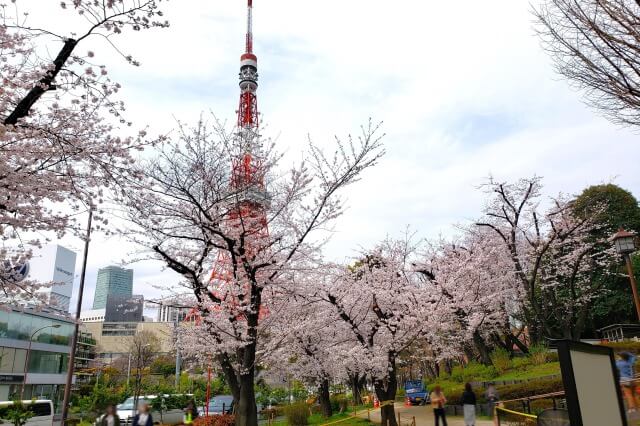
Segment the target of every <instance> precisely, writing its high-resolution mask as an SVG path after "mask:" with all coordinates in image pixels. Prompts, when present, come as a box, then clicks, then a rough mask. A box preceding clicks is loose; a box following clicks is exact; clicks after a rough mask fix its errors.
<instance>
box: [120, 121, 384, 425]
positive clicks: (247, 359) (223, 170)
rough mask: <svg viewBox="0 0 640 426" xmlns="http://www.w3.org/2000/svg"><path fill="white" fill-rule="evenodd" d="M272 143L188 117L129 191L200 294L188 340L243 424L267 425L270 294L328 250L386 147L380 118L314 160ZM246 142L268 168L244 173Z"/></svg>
mask: <svg viewBox="0 0 640 426" xmlns="http://www.w3.org/2000/svg"><path fill="white" fill-rule="evenodd" d="M262 145H263V144H262V143H260V141H259V140H258V138H257V135H255V134H251V133H247V132H242V131H240V132H234V133H231V134H230V133H228V132H226V131H225V129H224V128H223V126H221V125H220V124H218V123H217V122H216V123H214V124H208V123H206V122H204V121H202V120H201V121H200V122H199V123H198V124H197V125H196V126H195V127H194V128H192V129H190V128H187V127H186V126H180V129H179V136H178V137H177V138H176V139H175V140H168V141H166V142H164V143H162V144H160V145H159V147H158V156H157V158H155V159H153V160H151V161H149V162H146V163H144V164H142V165H141V166H140V167H139V168H138V169H137V170H138V172H139V173H140V174H141V175H142V176H143V177H142V179H140V180H139V181H137V182H132V183H131V187H130V189H129V190H128V191H127V192H126V193H125V194H124V195H126V197H127V198H126V199H124V200H123V202H124V203H125V205H126V212H125V214H126V217H127V218H128V219H129V221H130V222H131V223H132V224H133V225H134V226H133V227H132V229H131V233H130V237H131V238H132V239H133V241H135V242H136V243H138V244H139V245H140V246H141V247H143V248H146V253H147V255H148V256H149V257H151V258H154V259H159V260H161V261H163V262H164V263H165V264H166V266H167V267H168V268H169V269H171V270H173V271H175V272H177V273H178V274H180V275H181V276H182V277H183V285H184V286H185V287H187V288H189V289H190V290H191V291H192V292H193V294H194V296H195V297H196V299H197V301H198V303H197V305H196V307H195V308H196V310H197V313H198V321H197V324H195V325H192V326H190V327H191V328H190V331H188V332H187V331H185V339H182V340H181V345H182V349H183V350H184V351H187V352H191V353H194V352H200V356H201V357H208V356H211V357H212V358H213V359H215V361H217V363H218V364H219V366H220V368H221V370H222V371H223V372H224V374H225V377H226V379H227V383H228V384H229V386H230V388H231V391H232V393H233V396H234V398H235V400H236V401H237V415H236V424H237V425H242V426H244V425H256V424H257V413H256V404H255V395H254V378H255V371H256V365H257V363H258V362H259V359H257V354H258V349H259V344H260V343H261V336H264V333H266V330H265V329H264V325H265V322H267V321H268V318H269V316H270V315H272V314H276V313H275V312H273V313H272V309H274V308H273V307H271V301H274V302H273V303H274V306H275V303H276V300H277V299H278V297H279V295H280V292H281V291H283V290H282V289H285V288H288V287H289V286H290V285H291V283H290V278H291V274H292V271H295V270H296V269H297V268H299V267H303V266H304V265H306V264H307V263H308V262H310V261H312V260H313V259H314V258H316V257H317V256H318V253H319V250H320V247H321V245H322V243H323V241H324V237H323V234H322V231H325V230H326V229H327V228H329V227H331V224H332V222H333V221H334V219H336V218H337V217H338V216H339V215H340V214H341V212H342V207H343V200H342V198H341V197H340V192H341V191H342V190H343V189H344V188H345V187H346V186H348V185H350V184H352V183H353V182H355V181H357V180H358V179H359V178H360V175H361V174H362V172H364V171H365V170H366V169H368V168H369V167H371V166H373V165H374V164H375V163H376V162H377V160H378V159H379V158H380V156H381V155H382V154H383V151H382V146H381V141H380V137H379V136H378V127H377V126H373V125H371V124H370V125H369V126H366V127H364V128H363V129H362V133H361V135H360V136H359V137H354V138H352V137H349V138H348V141H347V142H342V141H341V140H339V139H338V140H337V142H336V152H335V154H334V155H332V156H330V157H329V156H327V155H325V154H324V153H323V151H322V150H320V149H319V148H318V147H317V146H316V145H314V144H313V143H310V148H309V154H308V155H307V157H306V159H305V160H304V161H303V162H301V163H300V164H298V165H294V166H292V167H291V168H290V169H289V170H288V171H286V172H283V171H282V170H281V169H279V168H278V162H279V159H280V157H279V156H278V155H277V154H276V153H275V152H274V151H273V149H272V147H271V146H264V147H263V146H262ZM247 149H252V155H253V158H254V160H253V161H255V163H254V164H260V167H259V168H257V169H256V170H255V173H257V174H259V175H260V176H259V178H257V179H249V180H246V181H243V182H240V184H238V182H237V180H235V176H236V175H235V174H233V173H230V172H231V170H230V169H231V164H235V163H234V162H235V161H236V159H237V158H240V156H241V155H243V154H244V153H245V152H246V151H245V150H247ZM263 182H264V184H263ZM267 189H268V192H267ZM248 203H253V204H252V205H253V206H254V208H252V209H247V208H245V207H246V206H247V204H248ZM267 225H268V233H267V232H265V231H266V226H267ZM313 235H316V237H315V238H313V239H311V238H310V237H311V236H313ZM301 265H302V266H301ZM212 269H213V277H214V279H213V280H212ZM185 328H189V326H187V327H185ZM186 334H190V335H191V336H192V339H191V340H190V339H188V338H186Z"/></svg>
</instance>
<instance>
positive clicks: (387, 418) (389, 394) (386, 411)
mask: <svg viewBox="0 0 640 426" xmlns="http://www.w3.org/2000/svg"><path fill="white" fill-rule="evenodd" d="M388 358H389V370H388V372H389V374H388V376H387V378H386V380H381V379H376V380H375V381H374V383H373V387H374V389H375V391H376V396H377V397H378V400H379V401H380V417H381V419H382V423H381V426H398V421H397V420H396V411H395V408H394V406H393V404H394V402H395V400H396V390H397V389H398V378H397V370H396V359H395V354H393V353H389V355H388Z"/></svg>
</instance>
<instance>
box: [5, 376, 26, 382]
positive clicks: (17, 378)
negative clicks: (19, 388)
mask: <svg viewBox="0 0 640 426" xmlns="http://www.w3.org/2000/svg"><path fill="white" fill-rule="evenodd" d="M23 381H24V376H21V375H17V374H0V383H22V382H23Z"/></svg>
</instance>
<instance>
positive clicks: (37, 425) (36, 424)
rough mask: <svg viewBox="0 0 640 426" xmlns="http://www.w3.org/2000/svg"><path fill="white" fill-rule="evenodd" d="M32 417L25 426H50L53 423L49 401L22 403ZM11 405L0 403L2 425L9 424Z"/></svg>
mask: <svg viewBox="0 0 640 426" xmlns="http://www.w3.org/2000/svg"><path fill="white" fill-rule="evenodd" d="M22 403H23V404H24V405H25V407H26V408H28V409H29V410H30V411H31V412H32V413H33V414H34V416H33V417H31V418H30V419H29V420H27V422H26V423H25V426H51V424H52V423H53V402H51V400H50V399H37V400H35V401H33V400H28V401H22ZM12 405H13V401H0V419H1V420H2V423H8V424H11V423H12V422H11V420H9V419H8V418H7V417H8V412H9V410H10V409H11V406H12Z"/></svg>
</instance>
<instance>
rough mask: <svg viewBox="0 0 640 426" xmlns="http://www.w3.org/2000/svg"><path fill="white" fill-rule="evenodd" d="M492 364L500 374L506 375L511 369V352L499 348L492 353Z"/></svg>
mask: <svg viewBox="0 0 640 426" xmlns="http://www.w3.org/2000/svg"><path fill="white" fill-rule="evenodd" d="M491 362H492V363H493V366H494V367H495V369H496V370H497V371H498V374H504V373H505V372H507V370H509V368H510V367H511V357H510V356H509V352H508V351H507V350H506V349H503V348H498V349H496V350H495V351H493V352H492V353H491Z"/></svg>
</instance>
